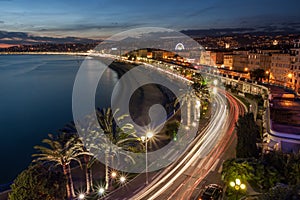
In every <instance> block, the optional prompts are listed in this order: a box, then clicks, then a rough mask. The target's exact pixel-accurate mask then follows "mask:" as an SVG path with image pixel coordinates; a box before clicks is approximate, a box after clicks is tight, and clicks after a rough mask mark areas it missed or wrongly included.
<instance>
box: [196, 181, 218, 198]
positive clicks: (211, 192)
mask: <svg viewBox="0 0 300 200" xmlns="http://www.w3.org/2000/svg"><path fill="white" fill-rule="evenodd" d="M222 194H223V189H222V187H221V186H219V185H217V184H210V185H208V186H206V187H205V190H204V192H203V193H202V195H201V197H200V198H199V200H221V199H222Z"/></svg>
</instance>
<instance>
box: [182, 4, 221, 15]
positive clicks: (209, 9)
mask: <svg viewBox="0 0 300 200" xmlns="http://www.w3.org/2000/svg"><path fill="white" fill-rule="evenodd" d="M215 9H217V6H209V7H206V8H202V9H200V10H197V11H196V12H193V13H190V14H188V15H187V16H188V17H198V16H202V15H204V14H206V13H207V12H210V11H213V10H215Z"/></svg>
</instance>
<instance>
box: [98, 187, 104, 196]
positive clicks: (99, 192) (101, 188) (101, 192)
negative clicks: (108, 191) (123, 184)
mask: <svg viewBox="0 0 300 200" xmlns="http://www.w3.org/2000/svg"><path fill="white" fill-rule="evenodd" d="M104 193H105V189H104V188H103V187H100V188H99V190H98V194H99V195H103V194H104Z"/></svg>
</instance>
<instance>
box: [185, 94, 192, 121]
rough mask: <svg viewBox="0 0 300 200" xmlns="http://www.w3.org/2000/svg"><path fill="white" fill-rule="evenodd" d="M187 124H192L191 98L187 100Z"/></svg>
mask: <svg viewBox="0 0 300 200" xmlns="http://www.w3.org/2000/svg"><path fill="white" fill-rule="evenodd" d="M186 118H187V126H190V125H191V100H190V99H188V100H187V116H186Z"/></svg>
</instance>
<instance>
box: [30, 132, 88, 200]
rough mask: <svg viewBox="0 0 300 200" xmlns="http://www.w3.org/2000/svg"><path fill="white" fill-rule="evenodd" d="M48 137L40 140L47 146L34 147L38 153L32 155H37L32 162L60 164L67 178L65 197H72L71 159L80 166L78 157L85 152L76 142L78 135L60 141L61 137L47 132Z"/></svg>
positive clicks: (73, 194) (80, 144) (73, 193)
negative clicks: (55, 136)
mask: <svg viewBox="0 0 300 200" xmlns="http://www.w3.org/2000/svg"><path fill="white" fill-rule="evenodd" d="M49 138H50V139H44V140H43V141H42V142H43V143H44V144H46V145H48V146H49V147H44V146H35V147H34V148H35V149H37V150H38V151H39V152H40V153H38V154H33V155H32V156H33V157H37V159H35V160H34V161H33V162H38V161H44V162H51V163H55V165H60V166H62V170H63V174H64V175H65V177H66V179H67V183H66V190H67V198H68V199H72V198H73V197H75V192H74V185H73V180H72V175H71V168H70V163H71V161H72V160H74V161H76V162H78V163H79V165H80V166H81V162H80V159H79V158H78V157H79V156H80V155H83V154H85V152H83V149H82V143H80V142H78V137H71V138H69V139H68V140H67V141H62V140H61V138H54V137H53V135H52V134H49Z"/></svg>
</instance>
